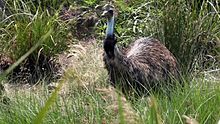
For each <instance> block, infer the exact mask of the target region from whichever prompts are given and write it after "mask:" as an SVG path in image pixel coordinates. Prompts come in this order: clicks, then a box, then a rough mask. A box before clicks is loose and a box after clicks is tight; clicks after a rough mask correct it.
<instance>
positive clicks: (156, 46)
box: [102, 8, 180, 95]
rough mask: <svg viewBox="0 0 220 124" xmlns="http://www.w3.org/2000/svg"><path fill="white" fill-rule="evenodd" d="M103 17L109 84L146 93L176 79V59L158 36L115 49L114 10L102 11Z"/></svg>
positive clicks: (178, 77) (124, 90) (169, 83)
mask: <svg viewBox="0 0 220 124" xmlns="http://www.w3.org/2000/svg"><path fill="white" fill-rule="evenodd" d="M102 16H103V17H105V18H107V29H106V37H105V39H104V44H103V46H104V54H103V60H104V64H105V68H106V69H107V71H108V74H109V79H110V83H111V85H113V86H114V87H117V88H119V89H121V90H122V92H123V93H125V94H127V93H130V91H135V93H137V94H138V95H141V94H148V93H149V92H150V91H155V90H157V89H158V88H159V87H164V86H165V87H167V88H168V86H172V85H174V83H171V82H176V81H171V80H179V79H180V73H179V68H178V63H177V60H176V58H175V57H174V56H173V54H172V53H171V52H170V51H169V50H168V49H167V48H166V47H165V46H164V45H163V44H161V43H160V41H159V40H157V39H154V38H150V37H144V38H140V39H138V40H136V41H135V42H134V43H132V44H130V46H129V47H128V48H127V49H126V50H123V49H119V47H118V46H117V40H116V36H115V35H114V11H113V9H112V8H109V9H108V10H106V11H104V12H103V14H102Z"/></svg>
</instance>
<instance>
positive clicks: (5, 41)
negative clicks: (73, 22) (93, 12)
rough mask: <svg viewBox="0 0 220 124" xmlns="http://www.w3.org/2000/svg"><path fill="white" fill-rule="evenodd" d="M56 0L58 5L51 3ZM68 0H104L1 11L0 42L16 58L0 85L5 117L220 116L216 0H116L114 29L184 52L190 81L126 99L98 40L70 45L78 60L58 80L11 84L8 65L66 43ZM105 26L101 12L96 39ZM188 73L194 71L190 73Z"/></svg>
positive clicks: (123, 39)
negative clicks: (167, 91) (104, 60)
mask: <svg viewBox="0 0 220 124" xmlns="http://www.w3.org/2000/svg"><path fill="white" fill-rule="evenodd" d="M0 2H1V1H0ZM50 2H51V3H52V4H51V5H53V6H50V7H49V8H48V3H50ZM66 3H68V4H72V5H73V6H77V5H80V6H87V7H91V8H92V9H94V8H95V6H96V5H97V4H100V5H101V6H102V4H103V3H105V1H104V2H103V1H99V0H86V1H65V0H64V1H61V3H57V2H56V1H49V0H48V1H45V2H43V3H41V2H40V1H38V2H37V3H33V2H32V1H18V0H15V1H13V2H12V1H9V0H8V1H6V5H7V6H8V7H9V8H5V10H3V11H2V10H1V11H0V12H1V13H0V16H1V19H0V33H1V34H0V44H1V46H2V47H0V50H1V52H2V53H5V54H7V55H10V56H11V57H12V58H13V59H14V61H15V62H14V64H13V65H12V66H10V67H9V68H8V69H7V70H6V71H5V73H1V77H0V79H1V84H0V87H2V84H3V83H4V84H5V85H4V86H5V91H4V93H3V92H2V89H1V90H0V99H1V102H0V123H1V124H7V123H121V124H125V123H131V124H134V123H146V124H148V123H150V124H154V123H155V124H162V123H169V124H183V123H185V122H187V121H190V120H194V121H198V122H199V123H201V124H203V123H204V124H206V123H211V124H212V123H217V122H218V120H219V119H220V118H219V117H220V113H219V111H220V108H219V101H220V91H219V90H220V87H219V42H220V40H219V36H220V34H219V28H220V27H219V22H220V20H219V19H220V15H219V5H218V4H217V3H218V2H217V1H214V0H213V1H203V2H201V3H197V2H196V1H194V0H193V1H188V0H174V1H163V0H159V1H155V0H149V1H148V2H146V1H144V0H140V1H129V0H128V1H126V2H124V1H123V0H118V1H115V2H112V4H114V5H115V9H116V12H117V22H116V24H117V25H116V31H117V35H118V41H119V42H120V43H122V44H126V45H127V44H129V43H131V42H133V41H134V40H135V39H136V38H138V37H145V36H153V37H156V38H158V39H160V40H161V42H163V43H164V44H165V45H166V46H167V48H168V49H169V50H170V51H171V52H172V53H173V54H174V55H175V56H176V58H177V59H178V61H179V63H180V64H181V68H182V70H183V73H184V74H186V75H187V77H184V78H186V79H185V86H184V87H178V88H176V90H175V91H173V92H172V93H171V94H170V96H169V97H168V96H166V95H164V94H150V95H149V96H148V97H143V98H139V99H136V98H132V97H131V98H129V100H127V97H124V96H123V94H121V93H120V91H117V89H114V88H111V87H109V85H108V84H107V82H108V80H107V78H108V77H107V72H106V70H105V69H104V68H103V63H102V47H101V46H100V45H97V44H96V43H95V44H93V45H91V44H90V45H88V46H86V47H84V46H81V45H79V46H77V45H73V46H72V49H71V50H69V51H70V52H72V53H71V54H70V56H68V57H71V56H74V59H73V61H71V63H72V66H70V67H69V68H68V69H66V70H65V72H64V75H63V76H62V78H61V79H60V80H58V81H57V85H58V86H56V87H55V88H52V90H51V88H50V86H49V85H47V81H46V80H42V81H40V82H39V83H38V84H36V85H27V87H26V85H22V86H15V87H13V86H14V85H11V84H7V80H3V79H5V78H4V77H5V75H3V74H8V73H10V72H11V71H12V70H13V69H15V68H16V67H17V66H19V64H20V63H22V62H23V61H25V60H26V58H28V57H31V56H32V58H34V59H33V62H38V60H39V56H40V54H44V55H46V56H49V57H53V56H56V55H57V54H58V53H61V52H63V51H64V50H66V49H67V43H68V41H67V34H68V33H69V30H68V29H70V28H69V27H68V26H70V25H68V24H69V23H66V22H65V23H64V22H63V21H61V20H60V18H59V13H60V11H61V9H62V7H63V5H64V4H66ZM68 4H67V5H68ZM32 7H34V8H32ZM97 15H98V14H97ZM104 29H105V26H104V24H103V21H102V20H99V21H98V23H97V28H96V33H97V34H96V36H97V37H96V38H97V40H100V37H102V38H103V37H104ZM100 41H101V40H100ZM68 45H69V44H68ZM79 48H80V49H79ZM34 64H36V63H34ZM189 72H190V73H189ZM192 72H196V73H197V72H198V74H197V75H193V73H192ZM213 72H214V74H213ZM189 75H192V77H191V80H190V81H189V80H188V76H189ZM207 77H209V78H207ZM211 77H213V78H211ZM3 89H4V88H3ZM54 89H55V91H54ZM2 95H3V96H6V97H7V99H6V97H2ZM4 100H6V102H4ZM2 101H3V102H2ZM185 119H186V120H185Z"/></svg>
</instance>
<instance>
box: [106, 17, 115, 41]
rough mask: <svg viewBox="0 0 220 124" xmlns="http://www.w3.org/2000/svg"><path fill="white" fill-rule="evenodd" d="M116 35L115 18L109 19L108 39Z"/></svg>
mask: <svg viewBox="0 0 220 124" xmlns="http://www.w3.org/2000/svg"><path fill="white" fill-rule="evenodd" d="M113 34H114V16H113V17H111V18H110V19H108V22H107V29H106V37H112V36H113Z"/></svg>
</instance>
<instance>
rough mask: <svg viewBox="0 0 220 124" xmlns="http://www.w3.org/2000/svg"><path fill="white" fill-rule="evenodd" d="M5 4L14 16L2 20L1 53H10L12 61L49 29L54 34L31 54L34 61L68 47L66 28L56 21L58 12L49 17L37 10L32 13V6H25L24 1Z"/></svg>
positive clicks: (42, 11) (48, 14)
mask: <svg viewBox="0 0 220 124" xmlns="http://www.w3.org/2000/svg"><path fill="white" fill-rule="evenodd" d="M29 2H31V1H29ZM6 5H7V6H6V7H8V9H9V10H10V11H11V13H13V14H11V15H9V16H8V17H7V18H5V19H4V20H3V21H1V26H2V28H1V29H2V38H1V44H2V45H3V46H5V47H4V48H5V49H4V51H5V52H7V53H10V55H11V57H13V58H14V59H15V60H17V59H18V58H20V57H21V56H22V55H24V54H25V53H26V52H27V51H28V50H29V49H30V48H31V47H32V46H33V45H34V44H36V43H37V41H38V39H40V37H41V36H43V35H45V34H46V33H47V32H48V31H49V30H54V31H53V32H52V34H51V35H50V37H48V38H47V39H46V40H45V41H44V42H43V43H42V44H41V45H40V47H38V48H37V50H35V51H34V52H33V53H32V54H31V56H32V57H33V58H34V60H37V57H38V56H39V54H44V55H46V56H48V57H50V56H54V55H55V54H57V53H60V52H62V51H64V50H65V49H66V48H67V43H66V41H65V39H66V35H67V32H66V25H65V24H64V23H63V22H61V21H59V15H58V11H57V13H55V14H53V15H51V14H50V13H48V11H44V10H42V8H41V7H38V8H36V11H35V13H32V12H31V10H32V8H31V7H32V6H28V2H24V1H14V2H13V3H7V4H6Z"/></svg>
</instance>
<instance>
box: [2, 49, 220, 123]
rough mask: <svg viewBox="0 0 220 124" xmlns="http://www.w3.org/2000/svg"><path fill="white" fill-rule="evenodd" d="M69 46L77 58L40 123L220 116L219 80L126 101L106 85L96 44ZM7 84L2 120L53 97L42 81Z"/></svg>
mask: <svg viewBox="0 0 220 124" xmlns="http://www.w3.org/2000/svg"><path fill="white" fill-rule="evenodd" d="M73 50H75V51H76V50H78V54H77V53H76V54H75V56H77V57H76V59H75V60H74V63H73V65H72V67H71V68H69V69H68V70H66V74H65V75H64V77H63V79H61V80H62V81H63V86H62V88H61V89H60V91H59V93H58V94H57V96H56V97H54V100H55V101H54V102H52V104H51V106H50V107H48V110H47V111H46V112H47V114H46V115H45V117H44V119H43V123H124V124H125V123H132V124H133V123H143V124H144V123H145V124H148V123H155V124H159V123H169V124H181V123H184V122H185V120H184V118H183V117H182V116H183V115H186V116H189V117H192V118H194V119H195V120H197V121H198V122H200V123H201V124H203V123H204V124H205V123H213V124H214V123H217V121H218V120H219V119H220V118H219V117H220V114H219V111H220V108H219V101H220V87H219V86H220V84H219V83H217V82H214V81H206V80H204V79H202V78H200V79H194V80H193V81H192V82H191V84H190V85H188V86H186V87H184V89H183V90H180V89H179V90H178V89H177V90H176V91H174V92H173V93H172V94H171V96H170V98H171V99H169V98H167V97H166V96H163V95H153V94H152V96H151V97H144V98H141V99H138V100H126V98H125V97H123V95H121V94H120V93H119V92H118V91H116V90H115V89H113V88H109V87H108V85H107V84H106V80H107V72H106V70H105V69H103V63H102V55H101V52H102V49H101V48H100V46H98V45H88V46H87V48H84V47H83V46H81V45H78V46H76V45H75V48H73ZM85 50H86V51H85ZM83 53H84V54H83ZM85 53H86V54H85ZM74 58H75V57H74ZM88 60H90V61H88ZM94 72H96V73H94ZM209 84H213V85H209ZM6 89H7V90H8V91H7V92H6V94H5V95H6V96H8V97H9V98H10V104H9V105H5V104H3V103H0V104H1V105H0V106H1V108H0V123H2V124H4V123H5V124H6V123H32V122H33V120H35V119H36V116H37V115H38V113H39V111H41V109H42V107H43V106H44V105H45V104H46V103H47V102H48V100H49V99H50V98H49V97H50V96H51V91H50V90H49V89H48V85H46V84H45V85H40V84H39V85H36V86H30V87H28V88H23V87H14V88H13V87H8V88H7V87H6ZM40 123H41V122H40Z"/></svg>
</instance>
